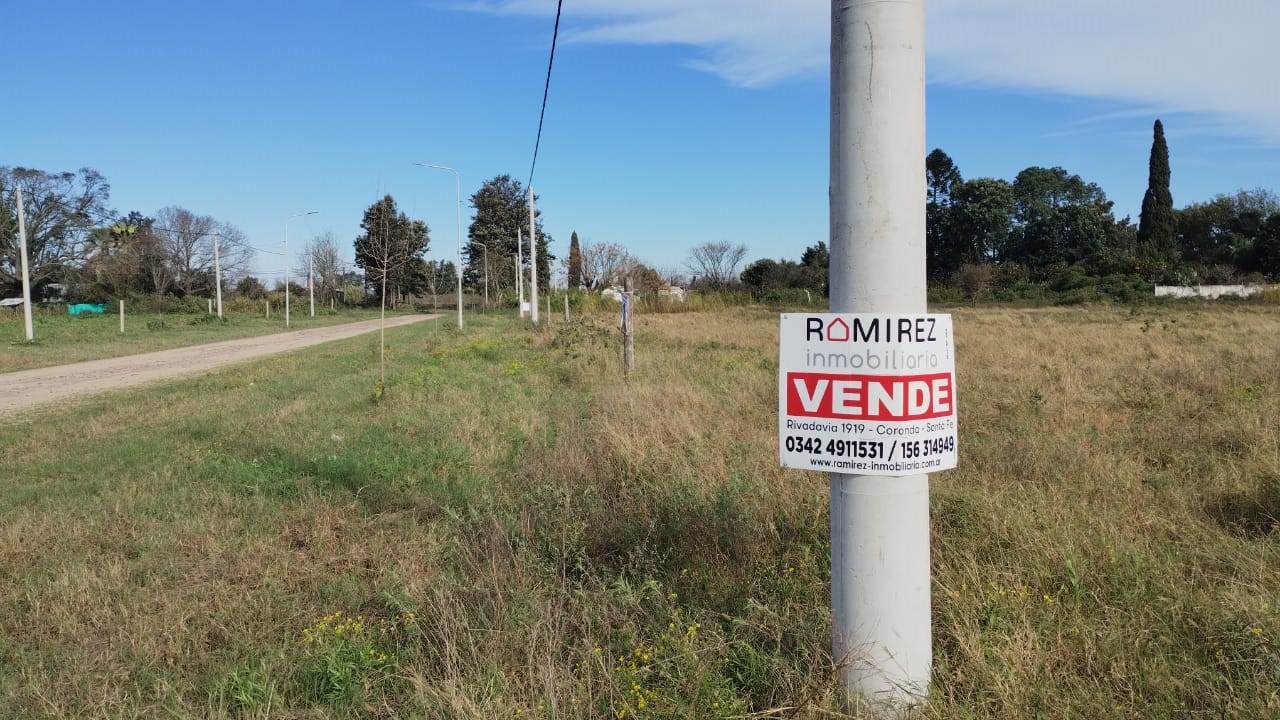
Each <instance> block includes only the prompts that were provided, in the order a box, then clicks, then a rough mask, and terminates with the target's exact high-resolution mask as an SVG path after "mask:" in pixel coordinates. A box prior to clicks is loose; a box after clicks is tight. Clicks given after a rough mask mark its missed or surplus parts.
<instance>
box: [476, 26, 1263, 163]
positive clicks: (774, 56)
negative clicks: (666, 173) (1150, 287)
mask: <svg viewBox="0 0 1280 720" xmlns="http://www.w3.org/2000/svg"><path fill="white" fill-rule="evenodd" d="M463 4H464V6H466V7H468V8H470V9H473V10H483V11H487V12H494V13H500V14H532V15H550V14H552V13H554V11H555V5H556V3H555V0H478V1H473V2H466V0H464V3H463ZM830 8H831V5H830V2H829V1H828V0H569V1H568V2H566V3H565V6H564V13H565V15H564V17H563V19H562V21H561V22H562V24H561V31H562V32H563V33H564V35H563V37H564V38H565V39H566V40H569V41H571V42H592V43H626V44H677V45H687V46H690V47H692V48H694V50H692V51H691V53H690V55H691V57H690V59H689V61H688V62H689V64H690V65H691V66H692V67H695V68H697V69H700V70H704V71H707V72H712V73H715V74H717V75H720V76H721V77H723V78H725V79H726V80H727V81H729V82H731V83H734V84H736V85H742V86H748V87H756V86H767V85H769V84H772V83H777V82H780V81H783V80H786V79H788V78H793V77H801V76H812V75H814V74H817V73H822V72H825V71H826V67H827V61H828V49H827V48H828V43H829V40H830V34H829V30H828V27H829V23H830V13H831V9H830ZM926 12H927V13H928V45H927V47H928V52H929V76H930V81H931V82H935V83H946V84H953V85H975V86H981V87H993V88H1009V89H1015V90H1033V91H1048V92H1054V93H1065V94H1070V95H1077V96H1082V97H1091V98H1100V99H1107V100H1113V101H1119V102H1121V103H1125V104H1128V105H1132V106H1142V107H1151V108H1155V109H1158V110H1160V111H1162V112H1180V111H1181V112H1196V113H1207V114H1210V115H1213V116H1216V117H1218V118H1219V119H1220V120H1221V121H1223V122H1224V123H1226V124H1228V125H1230V126H1232V127H1234V128H1236V129H1237V130H1238V131H1239V132H1241V133H1244V134H1247V135H1251V136H1254V137H1257V138H1260V139H1265V140H1268V141H1277V140H1280V92H1278V91H1277V87H1280V82H1278V81H1277V79H1276V76H1275V73H1276V72H1277V68H1276V62H1275V61H1276V59H1277V57H1278V55H1277V53H1276V50H1275V49H1274V48H1275V44H1274V40H1273V37H1272V36H1273V35H1275V33H1276V32H1277V30H1280V2H1276V0H1222V1H1221V2H1206V1H1205V0H927V2H926Z"/></svg>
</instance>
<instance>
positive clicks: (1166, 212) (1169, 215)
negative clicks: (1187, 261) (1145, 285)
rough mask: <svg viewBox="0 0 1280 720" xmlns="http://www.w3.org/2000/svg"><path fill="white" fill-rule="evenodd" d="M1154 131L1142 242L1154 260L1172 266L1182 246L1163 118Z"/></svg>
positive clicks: (1141, 222) (1141, 217)
mask: <svg viewBox="0 0 1280 720" xmlns="http://www.w3.org/2000/svg"><path fill="white" fill-rule="evenodd" d="M1152 132H1153V135H1154V137H1153V139H1152V141H1151V158H1150V160H1149V161H1148V173H1147V192H1146V194H1145V195H1143V197H1142V214H1141V215H1139V216H1138V217H1139V220H1138V245H1139V246H1140V247H1141V248H1142V251H1143V252H1144V253H1145V254H1146V255H1147V256H1148V257H1150V258H1151V259H1152V260H1154V261H1156V262H1159V263H1163V264H1167V265H1169V266H1172V265H1173V264H1175V263H1176V262H1177V259H1178V258H1177V251H1178V246H1177V244H1176V243H1175V240H1174V238H1175V235H1176V234H1177V222H1176V220H1175V218H1174V212H1173V195H1172V194H1171V193H1170V192H1169V146H1168V145H1167V144H1166V143H1165V140H1164V125H1163V124H1161V122H1160V121H1159V120H1156V123H1155V128H1154V130H1153V131H1152Z"/></svg>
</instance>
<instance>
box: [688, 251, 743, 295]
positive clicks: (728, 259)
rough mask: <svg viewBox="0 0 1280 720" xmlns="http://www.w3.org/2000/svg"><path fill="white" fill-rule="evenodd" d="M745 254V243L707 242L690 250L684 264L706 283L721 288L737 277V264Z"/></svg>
mask: <svg viewBox="0 0 1280 720" xmlns="http://www.w3.org/2000/svg"><path fill="white" fill-rule="evenodd" d="M746 256H747V246H746V245H734V244H732V243H729V242H709V243H703V244H701V245H698V246H697V247H695V248H693V249H692V250H690V251H689V259H688V260H687V261H686V263H685V266H686V267H687V268H688V269H689V272H691V273H693V274H694V275H695V276H697V277H698V278H700V279H701V280H702V281H703V283H705V284H706V285H709V286H711V287H713V288H722V287H726V286H728V285H729V284H730V283H732V282H734V281H735V280H737V279H738V265H740V264H741V263H742V260H743V259H744V258H745V257H746Z"/></svg>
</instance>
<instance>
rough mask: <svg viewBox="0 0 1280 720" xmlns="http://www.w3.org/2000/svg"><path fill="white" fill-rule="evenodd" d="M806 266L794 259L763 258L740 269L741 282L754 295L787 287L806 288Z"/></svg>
mask: <svg viewBox="0 0 1280 720" xmlns="http://www.w3.org/2000/svg"><path fill="white" fill-rule="evenodd" d="M806 271H807V268H806V266H804V265H802V264H800V263H797V262H795V261H794V260H770V259H769V258H763V259H761V260H756V261H755V262H753V263H751V264H749V265H747V266H746V267H745V268H743V269H742V275H741V280H742V284H743V285H745V286H746V287H747V289H748V290H750V291H751V293H752V294H754V295H757V296H759V295H763V294H764V293H767V292H769V291H770V290H782V289H787V288H804V289H807V285H808V282H807V272H806Z"/></svg>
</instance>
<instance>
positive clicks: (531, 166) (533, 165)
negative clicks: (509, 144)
mask: <svg viewBox="0 0 1280 720" xmlns="http://www.w3.org/2000/svg"><path fill="white" fill-rule="evenodd" d="M562 5H564V0H556V24H555V27H554V28H553V29H552V31H551V58H550V59H549V60H547V83H546V85H544V86H543V88H542V111H541V112H539V113H538V137H537V139H536V140H535V141H534V143H533V162H532V163H530V164H529V185H533V170H534V168H536V167H537V166H538V147H539V146H541V145H542V121H543V120H544V119H545V118H546V117H547V95H548V94H550V92H551V67H552V66H553V65H554V64H555V62H556V38H557V37H558V36H559V35H560V7H561V6H562Z"/></svg>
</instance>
